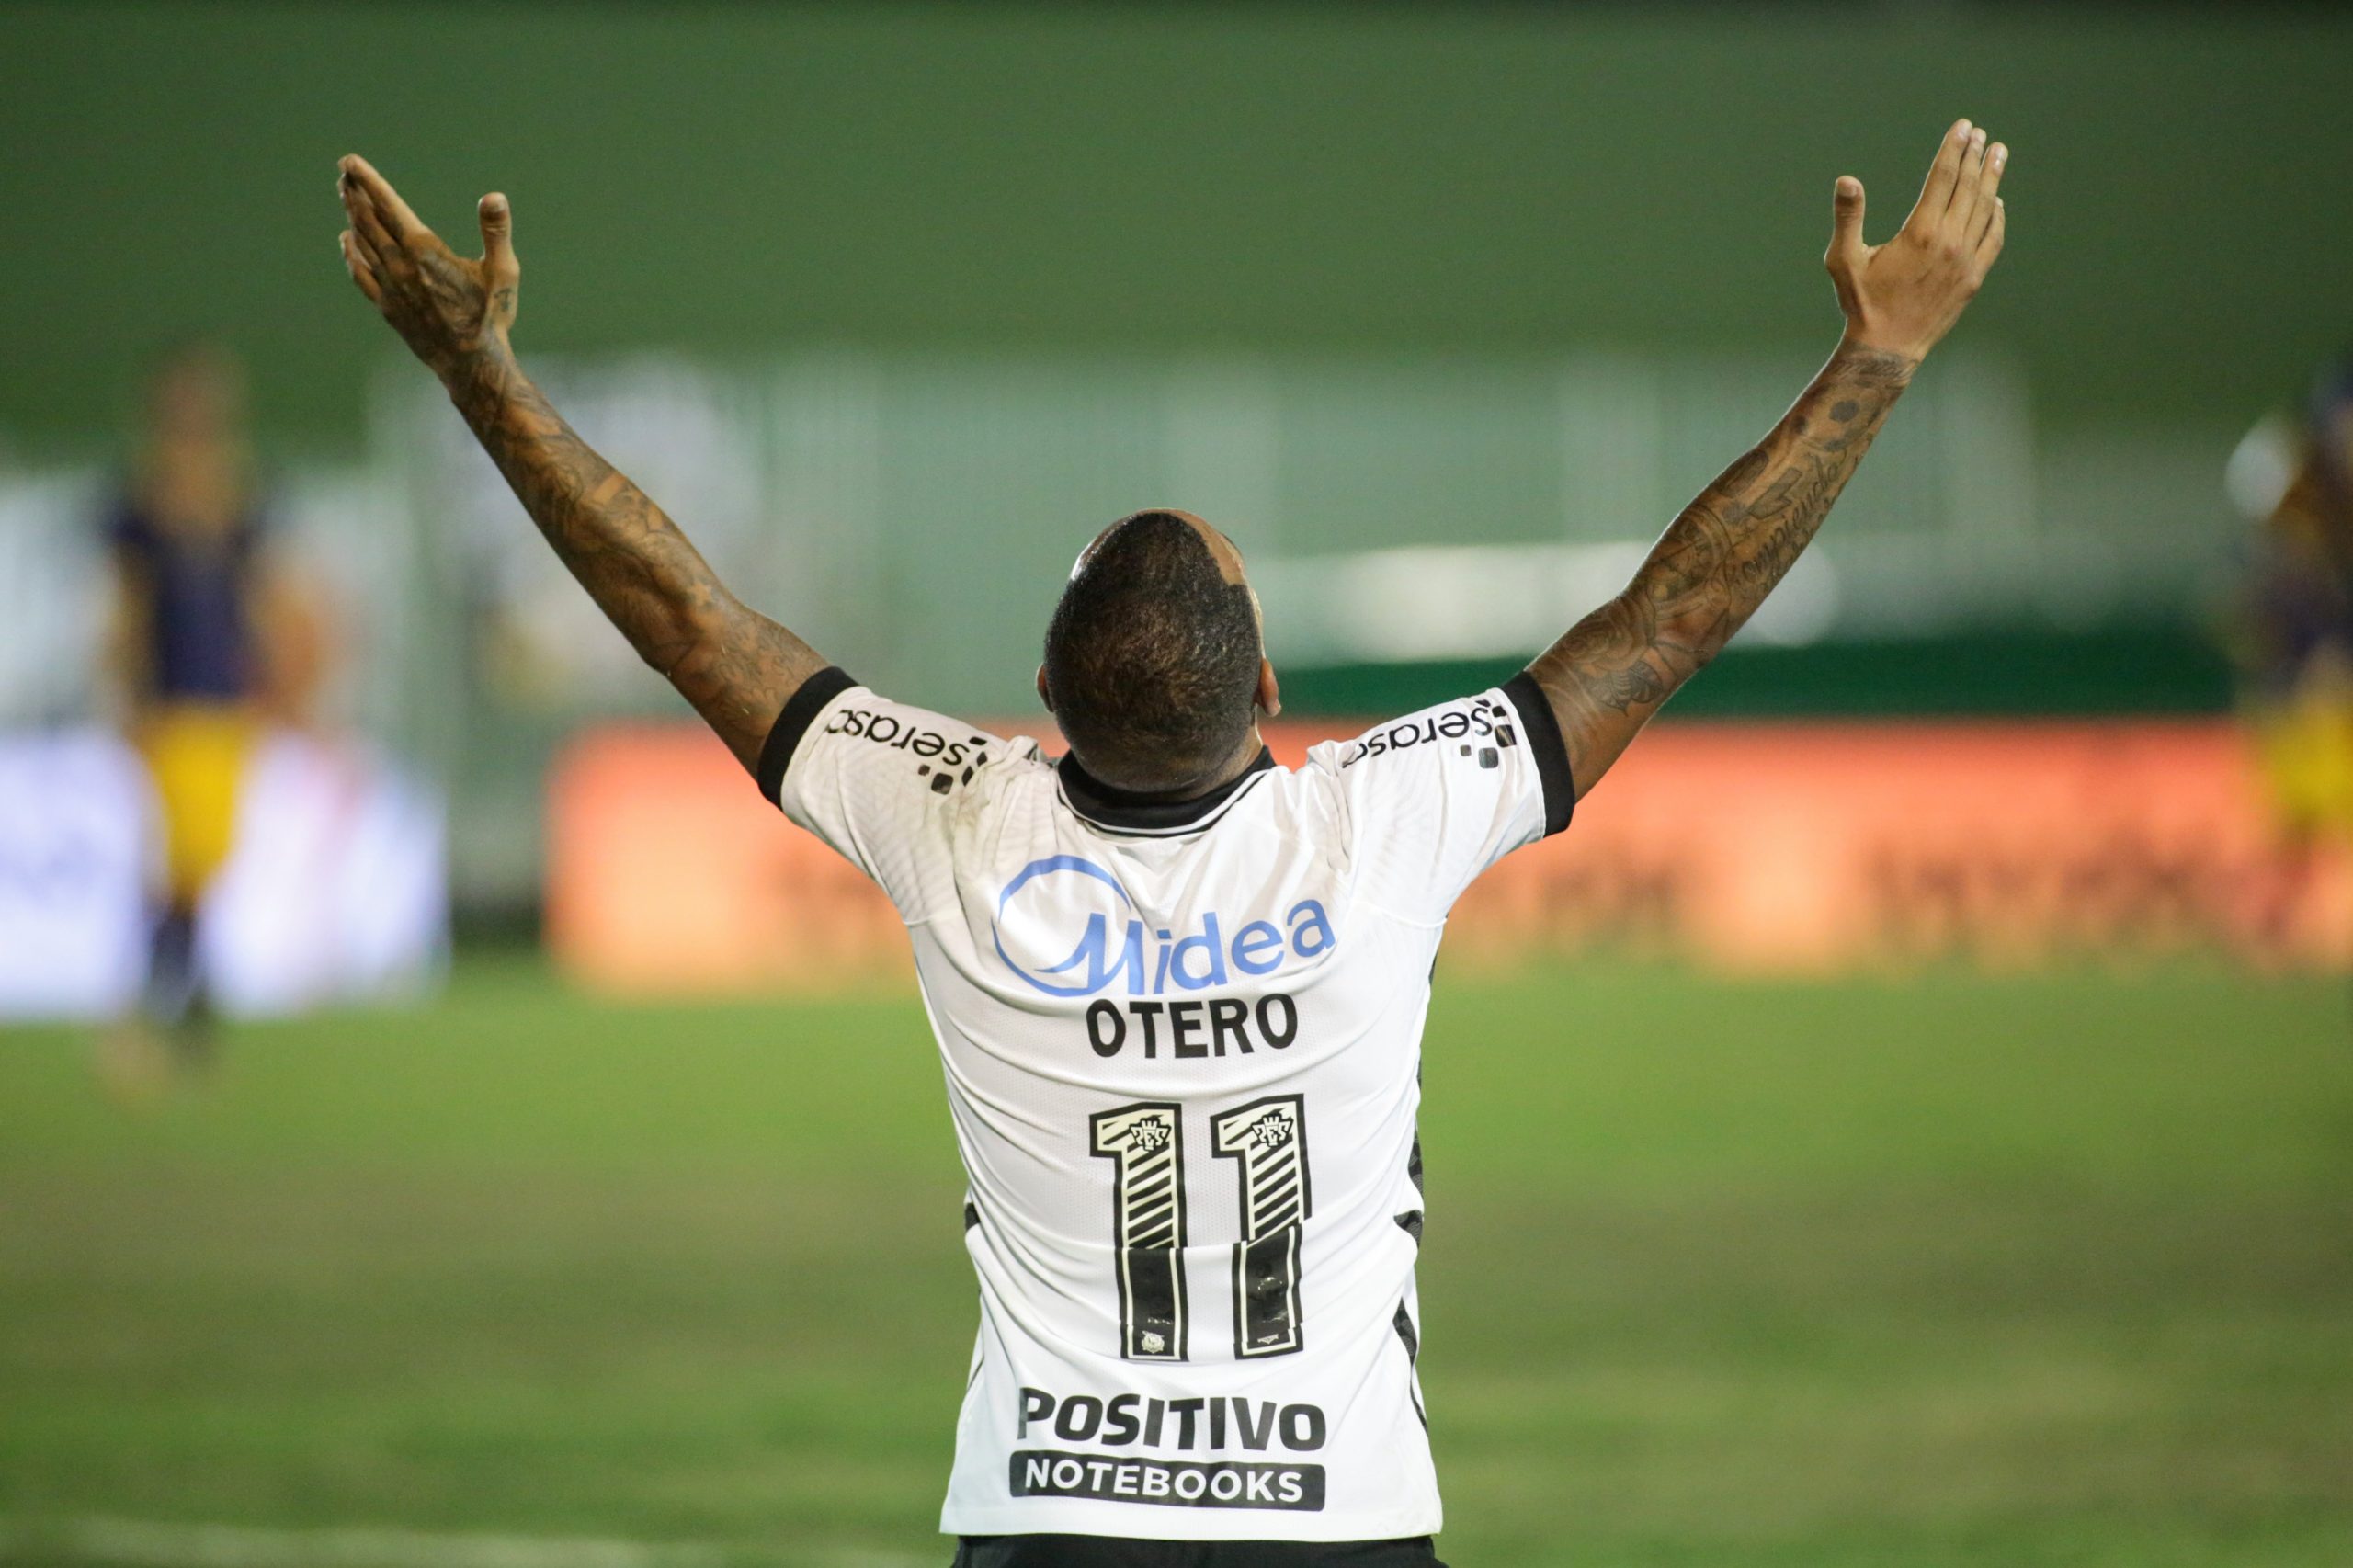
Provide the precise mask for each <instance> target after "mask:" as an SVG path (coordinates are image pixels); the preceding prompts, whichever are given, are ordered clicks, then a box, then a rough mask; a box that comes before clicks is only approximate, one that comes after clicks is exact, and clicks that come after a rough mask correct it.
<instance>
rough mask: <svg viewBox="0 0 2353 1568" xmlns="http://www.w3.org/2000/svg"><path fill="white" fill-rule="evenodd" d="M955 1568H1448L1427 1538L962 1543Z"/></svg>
mask: <svg viewBox="0 0 2353 1568" xmlns="http://www.w3.org/2000/svg"><path fill="white" fill-rule="evenodd" d="M955 1568H1446V1564H1444V1563H1443V1562H1439V1561H1438V1551H1437V1549H1436V1548H1435V1547H1434V1546H1433V1545H1432V1544H1431V1542H1430V1538H1429V1537H1427V1536H1426V1535H1419V1536H1414V1537H1411V1538H1409V1539H1407V1540H1124V1539H1122V1538H1120V1537H1118V1536H1108V1535H968V1536H965V1537H963V1538H962V1539H961V1540H959V1541H958V1542H957V1545H956V1564H955Z"/></svg>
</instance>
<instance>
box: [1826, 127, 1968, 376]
mask: <svg viewBox="0 0 2353 1568" xmlns="http://www.w3.org/2000/svg"><path fill="white" fill-rule="evenodd" d="M2009 161H2010V150H2009V149H2008V148H2007V147H2006V146H2004V145H2003V144H2002V143H2001V142H1989V141H1988V140H1987V139H1986V135H1985V129H1984V127H1983V126H1978V125H1972V124H1970V123H1969V121H1967V120H1965V119H1963V120H1959V121H1956V122H1955V123H1954V125H1953V127H1952V129H1951V130H1949V131H1946V132H1945V139H1944V142H1943V143H1942V144H1941V145H1939V146H1938V149H1937V156H1936V161H1935V162H1934V163H1933V164H1931V165H1929V167H1928V178H1927V184H1926V185H1924V186H1923V187H1921V190H1920V199H1919V200H1918V201H1917V202H1915V204H1914V205H1913V208H1912V215H1911V216H1910V217H1908V218H1906V219H1904V227H1903V228H1902V229H1900V230H1898V231H1897V232H1896V234H1895V237H1894V238H1893V239H1892V240H1890V241H1888V242H1887V244H1883V245H1869V244H1864V243H1863V182H1862V181H1860V180H1859V179H1857V178H1855V177H1854V176H1851V175H1846V176H1840V178H1839V180H1838V184H1837V188H1836V192H1835V194H1834V195H1833V197H1832V216H1831V233H1830V250H1829V253H1828V254H1827V255H1825V256H1824V257H1823V258H1822V261H1823V265H1824V267H1828V268H1829V269H1830V281H1831V283H1832V285H1833V286H1834V287H1836V289H1837V290H1838V308H1839V309H1840V310H1842V311H1844V312H1846V315H1847V341H1848V342H1849V343H1852V344H1855V345H1857V346H1859V347H1866V348H1874V349H1880V350H1882V351H1884V352H1888V353H1893V354H1900V355H1902V356H1904V358H1908V359H1915V360H1916V359H1919V358H1924V357H1925V356H1926V355H1927V352H1928V350H1929V349H1931V348H1933V347H1936V346H1937V342H1938V339H1940V338H1942V337H1943V336H1944V335H1945V334H1946V333H1948V332H1949V331H1951V330H1952V324H1953V323H1955V322H1957V321H1959V320H1960V319H1961V312H1962V311H1964V310H1966V309H1967V308H1968V306H1969V301H1971V300H1972V299H1974V298H1975V297H1976V294H1977V290H1978V288H1979V286H1980V285H1982V284H1983V283H1984V281H1985V274H1986V273H1987V272H1989V271H1991V270H1992V269H1993V266H1994V261H1995V257H1997V256H2000V255H2001V254H2002V234H2003V230H2004V228H2005V219H2006V214H2005V212H2004V210H2003V207H2002V199H2001V197H2000V196H1999V195H1998V194H1997V192H1999V191H2000V189H2001V187H2002V170H2003V169H2004V168H2005V167H2006V166H2007V165H2008V164H2009Z"/></svg>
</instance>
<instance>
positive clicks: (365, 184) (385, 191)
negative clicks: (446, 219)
mask: <svg viewBox="0 0 2353 1568" xmlns="http://www.w3.org/2000/svg"><path fill="white" fill-rule="evenodd" d="M336 166H337V167H338V168H340V169H341V170H342V171H343V176H344V178H345V180H347V182H349V183H351V184H354V185H357V186H358V187H359V189H360V190H361V191H362V192H363V193H364V194H365V195H366V196H367V198H368V199H369V203H370V204H372V205H373V206H374V207H375V209H376V210H377V212H378V213H379V214H380V215H381V220H382V222H383V226H384V227H385V228H386V229H388V230H390V231H391V233H392V238H394V239H396V240H401V241H404V242H414V241H415V240H416V239H417V238H418V237H419V236H430V235H431V234H432V233H433V231H432V230H430V229H428V228H426V226H425V225H424V223H423V222H419V221H418V219H417V216H416V214H415V213H414V212H412V211H410V210H409V208H408V203H407V202H405V201H403V200H402V199H401V193H400V192H399V191H397V190H394V189H393V188H392V182H391V181H389V180H387V179H386V178H384V176H381V175H380V174H378V173H377V172H376V166H375V165H373V164H370V163H369V161H368V160H367V159H365V158H363V157H361V156H360V155H359V154H358V153H345V154H344V155H343V158H342V159H341V161H340V162H339V163H338V164H337V165H336Z"/></svg>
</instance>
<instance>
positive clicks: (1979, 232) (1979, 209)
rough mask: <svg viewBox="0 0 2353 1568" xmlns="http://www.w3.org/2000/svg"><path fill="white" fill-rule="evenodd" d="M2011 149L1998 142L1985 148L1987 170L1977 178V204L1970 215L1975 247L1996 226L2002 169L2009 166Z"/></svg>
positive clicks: (1970, 234) (1970, 238)
mask: <svg viewBox="0 0 2353 1568" xmlns="http://www.w3.org/2000/svg"><path fill="white" fill-rule="evenodd" d="M2009 162H2010V150H2009V149H2008V148H2007V147H2006V146H2004V145H2003V144H2002V143H2001V142H1995V143H1994V144H1993V145H1992V146H1991V147H1988V148H1986V149H1985V172H1984V174H1982V175H1980V176H1978V180H1977V205H1976V207H1975V209H1974V210H1972V211H1971V213H1970V215H1969V230H1968V234H1969V244H1970V245H1971V247H1972V249H1973V248H1975V247H1976V246H1978V245H1981V244H1984V242H1985V235H1986V233H1987V232H1988V231H1989V230H1991V229H1992V228H1993V226H1994V217H1995V214H1996V213H1998V212H1999V211H2001V210H2002V198H2001V195H2000V192H2001V189H2002V171H2003V170H2004V169H2005V168H2006V167H2008V166H2009Z"/></svg>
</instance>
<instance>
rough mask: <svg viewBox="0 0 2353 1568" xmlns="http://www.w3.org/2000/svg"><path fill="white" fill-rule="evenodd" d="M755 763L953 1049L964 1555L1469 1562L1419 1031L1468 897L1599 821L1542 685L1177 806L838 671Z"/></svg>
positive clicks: (947, 1519)
mask: <svg viewBox="0 0 2353 1568" xmlns="http://www.w3.org/2000/svg"><path fill="white" fill-rule="evenodd" d="M758 772H759V776H760V782H761V786H762V788H763V790H765V791H766V792H767V795H768V797H769V798H770V799H771V800H772V801H775V802H776V803H777V804H778V805H779V806H780V807H781V808H782V809H783V811H784V812H785V813H786V815H788V816H789V817H790V818H791V820H792V821H794V822H796V823H798V824H801V826H803V827H806V828H808V829H809V830H810V831H811V832H813V833H814V834H816V835H818V836H819V837H820V838H823V839H824V841H825V842H826V843H827V844H829V845H831V846H833V847H834V848H835V849H837V850H839V851H840V852H841V853H842V854H843V855H845V856H847V858H849V859H850V860H851V861H852V862H854V863H855V864H856V865H857V866H858V868H859V869H862V870H863V871H865V872H866V873H867V874H868V875H869V876H870V877H872V878H873V879H874V881H877V882H878V883H880V884H881V887H882V890H883V891H884V892H886V893H888V894H889V895H890V898H891V901H892V903H894V904H895V905H896V906H897V908H898V911H899V914H900V915H901V916H902V918H904V920H905V922H906V925H907V934H908V937H909V939H910V940H911V942H912V943H913V945H914V949H915V972H916V976H917V979H918V981H919V983H920V984H921V987H922V992H923V998H924V1004H925V1007H926V1011H927V1012H928V1014H929V1017H930V1020H931V1027H932V1029H933V1032H934V1033H935V1034H936V1035H937V1037H938V1042H939V1051H940V1059H941V1062H942V1065H943V1067H944V1069H945V1074H946V1078H947V1088H948V1102H949V1110H950V1112H951V1114H952V1117H953V1120H954V1124H955V1128H956V1137H957V1142H958V1146H959V1149H960V1151H961V1153H962V1156H963V1162H964V1169H965V1172H966V1175H967V1178H968V1181H969V1190H968V1195H967V1198H966V1201H965V1208H964V1222H965V1233H964V1239H965V1246H966V1250H967V1251H968V1252H969V1253H970V1255H971V1256H972V1267H973V1269H974V1271H975V1272H976V1273H977V1274H978V1276H979V1279H980V1297H981V1324H980V1333H979V1335H978V1338H977V1342H976V1344H975V1346H974V1348H973V1354H972V1376H971V1381H970V1384H969V1387H968V1390H967V1392H966V1394H965V1398H964V1404H963V1410H962V1413H961V1416H960V1418H959V1422H958V1427H957V1436H956V1460H955V1465H954V1469H953V1471H952V1474H951V1477H950V1480H949V1490H948V1499H947V1504H946V1506H945V1507H944V1509H943V1510H942V1513H941V1518H940V1526H941V1528H942V1529H943V1530H946V1531H948V1532H949V1533H953V1534H958V1535H964V1536H1010V1535H1028V1534H1033V1533H1051V1534H1066V1535H1092V1536H1113V1537H1126V1538H1144V1539H1156V1540H1290V1541H1379V1540H1395V1539H1398V1538H1404V1537H1418V1536H1425V1535H1428V1534H1431V1533H1433V1532H1435V1531H1436V1530H1437V1529H1438V1525H1439V1519H1440V1516H1439V1508H1438V1483H1437V1480H1436V1477H1435V1475H1434V1474H1433V1472H1432V1470H1431V1465H1430V1452H1429V1443H1428V1438H1427V1423H1426V1421H1425V1419H1424V1417H1423V1411H1422V1400H1421V1391H1420V1387H1419V1384H1418V1381H1417V1380H1416V1377H1415V1357H1416V1356H1417V1355H1418V1353H1419V1349H1420V1343H1421V1317H1420V1311H1419V1308H1418V1305H1417V1303H1416V1301H1415V1291H1414V1263H1415V1254H1416V1252H1417V1251H1418V1250H1419V1247H1420V1244H1421V1234H1422V1215H1423V1207H1424V1206H1423V1199H1422V1172H1421V1150H1420V1144H1419V1142H1418V1141H1417V1139H1416V1137H1415V1111H1416V1109H1417V1108H1418V1106H1419V1103H1420V1071H1421V1037H1422V1026H1423V1020H1424V1017H1425V1015H1426V1012H1427V1006H1428V1001H1429V988H1430V971H1431V966H1432V964H1433V962H1434V960H1435V959H1436V956H1437V952H1438V937H1439V934H1440V931H1441V929H1442V928H1443V926H1444V924H1445V921H1446V916H1447V912H1448V910H1449V907H1450V906H1451V905H1452V904H1453V903H1454V901H1455V899H1456V897H1457V896H1459V895H1460V894H1461V892H1462V890H1463V889H1464V888H1465V887H1467V886H1468V885H1469V884H1470V882H1471V881H1472V878H1474V877H1476V876H1477V875H1478V874H1479V873H1480V871H1482V870H1483V869H1485V868H1486V867H1487V866H1489V865H1491V864H1493V863H1494V862H1495V860H1497V859H1498V858H1501V857H1503V856H1504V855H1506V854H1507V853H1508V852H1510V851H1511V850H1513V849H1515V848H1517V847H1518V846H1521V845H1524V844H1528V843H1531V842H1533V841H1534V840H1536V839H1538V838H1540V837H1542V836H1543V835H1545V834H1546V833H1547V832H1557V831H1559V830H1560V829H1561V828H1562V827H1563V826H1565V825H1566V824H1567V822H1568V818H1569V812H1570V809H1571V802H1572V790H1571V786H1570V783H1569V777H1568V765H1567V754H1566V752H1565V750H1564V749H1563V745H1562V743H1561V736H1560V731H1559V727H1558V725H1557V724H1556V722H1554V720H1553V717H1552V710H1551V709H1550V707H1549V706H1548V705H1547V703H1546V701H1545V699H1544V698H1543V696H1542V694H1541V693H1540V691H1539V690H1538V689H1537V688H1536V687H1535V684H1534V682H1533V681H1532V680H1530V679H1529V678H1528V677H1526V676H1522V677H1520V678H1518V680H1516V681H1514V682H1512V683H1511V684H1509V685H1507V686H1505V687H1498V688H1495V689H1492V690H1489V691H1485V692H1483V693H1480V694H1478V695H1476V696H1472V697H1466V698H1463V699H1460V700H1458V701H1454V702H1449V703H1444V704H1441V705H1439V706H1438V707H1435V708H1431V709H1428V710H1425V711H1423V712H1420V713H1416V714H1414V715H1412V716H1411V717H1408V718H1404V719H1400V720H1398V721H1396V722H1393V723H1389V724H1384V725H1381V727H1379V728H1377V729H1375V730H1372V731H1370V732H1369V733H1366V734H1364V735H1362V736H1360V737H1358V738H1357V739H1356V740H1353V741H1346V742H1332V743H1327V744H1323V745H1319V746H1316V747H1315V748H1313V751H1311V752H1310V753H1309V754H1308V759H1307V763H1306V766H1304V767H1300V768H1297V769H1290V768H1285V767H1276V766H1275V765H1274V762H1273V759H1272V758H1271V757H1270V756H1267V755H1266V754H1264V753H1261V754H1260V756H1259V757H1258V759H1257V762H1256V766H1255V767H1252V768H1251V769H1250V770H1249V771H1247V772H1245V774H1244V775H1243V776H1242V777H1241V778H1237V779H1235V780H1234V781H1233V783H1231V784H1229V785H1227V786H1226V787H1224V788H1222V789H1221V790H1216V791H1214V792H1212V793H1211V794H1209V795H1205V796H1202V797H1200V798H1199V799H1196V800H1192V801H1183V802H1178V803H1173V804H1172V803H1167V802H1155V801H1139V800H1137V799H1135V798H1134V797H1131V796H1127V795H1123V794H1122V793H1120V791H1118V790H1110V789H1108V788H1106V787H1105V786H1103V785H1101V784H1099V783H1097V781H1096V780H1094V779H1093V778H1090V777H1089V776H1088V775H1087V774H1086V772H1085V770H1084V769H1083V768H1081V767H1079V766H1078V765H1077V763H1076V761H1075V760H1074V758H1070V757H1064V758H1063V759H1062V760H1061V762H1059V763H1055V762H1051V761H1049V760H1048V759H1047V758H1046V757H1045V756H1043V755H1042V753H1041V752H1040V748H1039V745H1038V743H1036V742H1035V741H1032V740H1026V739H1016V740H1010V741H1007V740H1000V739H998V738H996V737H995V736H992V735H987V734H984V733H981V732H979V731H977V730H974V729H972V727H970V726H969V725H965V724H962V723H959V722H956V721H954V720H952V719H949V718H945V717H943V716H941V715H939V714H937V713H932V712H927V711H926V710H921V709H916V708H910V707H907V706H905V705H904V704H900V703H895V702H892V701H889V700H887V699H883V698H881V697H878V696H876V695H875V694H874V693H873V692H871V691H870V690H868V689H866V688H865V687H860V686H858V685H855V684H854V683H853V682H852V681H851V680H850V678H849V677H848V676H845V675H843V674H842V673H841V672H839V671H837V670H827V671H824V672H823V673H821V674H819V675H817V676H812V677H811V678H810V680H809V681H808V683H807V684H806V685H805V686H804V687H802V688H801V691H800V692H798V693H796V694H795V696H794V698H793V699H792V700H791V702H790V703H789V704H788V705H787V706H786V709H785V711H784V714H783V716H782V717H781V718H779V721H778V723H777V726H776V730H775V732H774V733H772V735H771V736H770V738H769V741H768V744H767V748H766V751H765V753H764V755H763V756H762V758H761V761H760V767H759V769H758Z"/></svg>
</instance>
